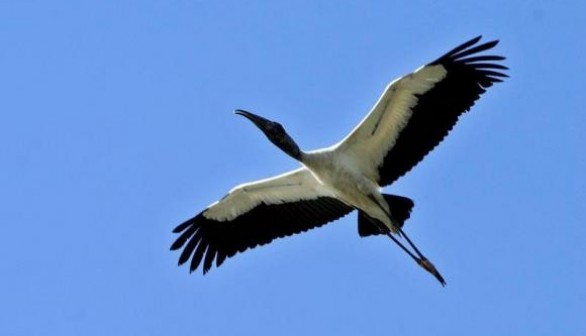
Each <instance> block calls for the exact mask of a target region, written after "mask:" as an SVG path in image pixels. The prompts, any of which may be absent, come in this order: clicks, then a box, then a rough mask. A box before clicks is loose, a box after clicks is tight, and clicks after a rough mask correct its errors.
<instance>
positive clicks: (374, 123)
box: [171, 36, 508, 285]
mask: <svg viewBox="0 0 586 336" xmlns="http://www.w3.org/2000/svg"><path fill="white" fill-rule="evenodd" d="M480 38H481V36H478V37H476V38H474V39H472V40H470V41H468V42H466V43H463V44H462V45H460V46H458V47H456V48H455V49H453V50H451V51H449V52H448V53H446V54H445V55H443V56H441V57H439V58H438V59H436V60H435V61H433V62H431V63H429V64H426V65H424V66H422V67H420V68H418V69H417V70H415V71H414V72H412V73H410V74H408V75H406V76H403V77H400V78H398V79H396V80H394V81H392V82H391V83H390V84H389V85H388V86H387V87H386V88H385V90H384V92H383V93H382V95H381V97H380V98H379V99H378V101H377V102H376V103H375V104H374V106H373V107H372V109H371V110H370V112H369V113H368V114H367V115H366V116H365V117H364V119H363V120H362V121H361V122H360V123H359V124H358V125H357V126H356V127H355V128H354V129H353V130H352V131H351V132H350V134H348V135H347V136H346V137H345V138H344V139H342V140H341V141H340V142H338V143H337V144H334V145H333V146H331V147H327V148H322V149H318V150H314V151H303V150H301V149H300V148H299V146H298V145H297V144H296V143H295V141H293V139H292V138H291V137H290V136H289V134H287V132H286V131H285V129H284V128H283V126H282V125H281V124H279V123H278V122H275V121H271V120H268V119H265V118H263V117H261V116H258V115H256V114H253V113H251V112H248V111H244V110H236V111H235V113H236V114H238V115H241V116H243V117H245V118H247V119H249V120H250V121H251V122H252V123H254V125H256V126H257V127H258V128H259V129H260V130H261V131H262V132H263V133H264V134H265V136H266V137H267V138H268V139H269V140H270V141H271V142H272V143H273V144H274V145H275V146H277V147H278V148H280V149H281V150H282V151H283V152H285V153H286V154H287V155H289V156H290V157H292V158H294V159H295V160H297V161H299V162H300V163H301V167H299V168H298V169H295V170H293V171H289V172H286V173H284V174H281V175H278V176H275V177H271V178H267V179H263V180H259V181H254V182H249V183H244V184H241V185H238V186H236V187H235V188H233V189H232V190H231V191H230V192H229V193H228V194H227V195H226V196H224V197H223V198H222V199H220V200H219V201H217V202H215V203H213V204H211V205H210V206H208V207H207V208H206V209H205V210H203V211H202V212H200V213H199V214H198V215H196V216H195V217H193V218H191V219H188V220H187V221H185V222H184V223H182V224H180V225H179V226H177V227H176V228H175V229H174V230H173V232H174V233H177V234H179V236H178V238H177V239H176V240H175V242H174V243H173V244H172V246H171V250H179V249H183V250H182V251H181V254H180V256H179V265H182V264H184V263H186V262H188V261H189V260H191V261H190V266H189V269H190V272H191V271H194V270H196V269H197V268H198V267H199V266H200V265H203V267H202V268H203V273H204V274H205V273H206V272H208V271H209V270H210V268H211V267H212V266H213V264H214V263H215V265H216V267H219V266H220V265H222V264H223V263H224V261H225V260H226V258H229V257H233V256H234V255H236V254H237V253H240V252H244V251H245V250H247V249H251V248H254V247H256V246H260V245H265V244H268V243H270V242H271V241H273V240H274V239H276V238H281V237H286V236H290V235H293V234H298V233H301V232H305V231H307V230H309V229H313V228H316V227H319V226H322V225H324V224H326V223H328V222H331V221H334V220H336V219H338V218H341V217H343V216H345V215H346V214H348V213H350V212H352V211H354V210H356V211H357V212H358V234H359V235H360V236H361V237H367V236H372V235H380V234H383V235H387V236H388V237H390V238H391V239H392V241H393V242H395V243H396V244H397V245H398V246H399V247H400V248H401V249H402V250H404V251H405V252H406V253H407V254H408V255H409V256H410V257H411V258H412V259H413V260H414V261H415V262H416V263H417V264H419V265H420V266H421V267H422V268H423V269H425V270H426V271H428V272H429V273H431V274H432V275H433V276H434V277H435V278H436V279H437V280H438V281H439V282H440V283H441V284H442V285H445V284H446V282H445V280H444V278H443V277H442V275H441V274H440V272H439V271H438V270H437V269H436V267H435V266H434V265H433V264H432V263H431V261H430V260H429V259H427V258H426V257H425V256H424V255H423V254H422V253H421V251H420V250H419V249H418V248H417V247H416V246H415V244H414V243H413V242H412V241H411V240H410V239H409V237H408V236H407V235H406V234H405V232H404V231H403V224H404V223H405V221H406V220H407V219H408V218H409V216H410V213H411V210H412V208H413V205H414V203H413V201H412V200H411V199H409V198H407V197H403V196H397V195H391V194H385V193H382V192H381V188H382V187H384V186H387V185H390V184H392V183H393V182H395V181H396V180H397V179H398V178H400V177H401V176H403V175H405V174H406V173H407V172H408V171H410V170H411V169H412V168H413V167H414V166H415V165H417V163H419V162H420V161H421V160H422V159H423V158H424V157H425V156H426V155H427V153H429V152H430V151H431V150H432V149H433V148H434V147H436V146H437V145H438V144H439V143H440V142H441V141H442V140H443V139H444V137H445V136H446V135H447V134H448V132H449V131H450V130H451V129H452V127H453V126H454V125H455V124H456V122H457V121H458V118H459V116H460V115H462V114H463V113H464V112H467V111H468V110H469V109H470V108H471V107H472V105H473V104H474V102H475V101H476V100H477V99H478V98H479V97H480V95H481V94H483V93H484V92H485V91H486V89H487V88H488V87H490V86H492V85H493V84H494V83H498V82H501V81H502V80H503V78H505V77H508V76H507V75H506V74H505V73H504V70H507V69H508V68H507V67H505V66H503V65H502V64H500V63H499V61H502V60H504V59H505V58H504V57H502V56H496V55H486V54H483V52H485V51H487V50H489V49H491V48H493V47H494V46H496V45H497V43H498V40H496V41H490V42H486V43H482V44H479V41H480ZM403 242H406V244H403ZM202 262H203V264H202Z"/></svg>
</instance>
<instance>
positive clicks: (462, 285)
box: [0, 0, 586, 335]
mask: <svg viewBox="0 0 586 336" xmlns="http://www.w3.org/2000/svg"><path fill="white" fill-rule="evenodd" d="M584 13H586V3H585V2H583V1H567V2H564V3H563V4H562V3H556V2H552V1H491V2H471V1H451V0H449V1H440V2H438V1H433V2H432V1H409V2H402V3H399V2H392V1H385V2H383V1H370V2H367V1H335V2H334V1H316V0H312V1H294V2H293V1H290V2H276V1H273V2H268V1H262V2H261V1H256V2H247V1H216V2H210V1H205V2H204V1H171V2H170V1H167V2H164V1H144V0H143V1H116V2H114V1H110V2H105V1H75V2H74V1H2V2H0V93H1V94H0V97H1V99H0V143H1V145H0V160H1V167H2V170H1V172H2V173H1V174H0V218H1V219H2V234H0V255H1V256H2V257H1V264H2V272H1V274H2V276H1V277H0V284H1V286H0V309H1V312H2V313H1V314H0V334H2V335H108V334H110V335H138V334H142V335H167V334H174V335H182V334H185V335H194V334H197V335H275V334H277V333H278V334H279V335H300V334H337V335H359V334H360V335H390V334H397V335H402V334H403V335H404V334H408V335H429V334H433V335H470V334H471V333H472V334H474V335H495V334H502V335H515V334H516V335H584V334H585V333H586V323H585V322H584V318H583V314H584V312H585V311H586V285H585V283H586V282H585V281H584V280H585V279H586V270H585V268H584V256H586V247H585V246H586V228H585V223H586V175H585V173H584V172H586V151H584V147H585V145H586V135H585V131H586V129H585V127H586V114H585V111H584V93H583V92H584V74H585V73H586V61H585V60H584V55H585V54H586V50H585V44H584V43H583V40H584V34H585V33H586V23H585V21H584ZM479 34H482V35H484V36H485V39H494V38H498V39H500V40H501V43H500V44H499V46H498V47H497V49H496V50H497V52H498V53H499V54H502V55H505V56H507V57H508V60H507V61H506V64H507V65H508V66H509V67H510V68H511V70H510V75H511V78H510V80H507V81H506V82H505V83H504V84H501V85H497V86H495V87H494V88H492V89H491V90H490V91H489V92H488V93H487V94H486V95H484V96H483V98H482V99H481V100H480V101H479V103H478V104H477V105H476V106H475V108H474V109H473V110H472V112H471V113H469V114H467V115H465V116H464V117H463V118H462V119H461V121H460V123H459V124H458V125H457V127H456V128H455V129H454V131H453V132H452V133H451V134H450V136H449V137H448V138H447V139H446V141H444V143H442V145H441V146H439V147H438V148H437V149H436V150H435V151H434V152H433V153H432V154H431V155H429V156H428V157H427V158H426V160H425V161H424V162H423V163H421V164H420V165H419V166H418V167H417V168H416V169H415V170H413V171H412V172H411V173H410V174H409V175H407V176H406V177H404V178H403V179H401V180H400V181H398V182H397V183H396V184H395V185H393V186H391V187H389V188H386V189H385V190H386V191H387V192H390V193H395V194H399V195H406V196H409V197H411V198H412V199H414V200H415V203H416V205H415V209H414V212H413V214H412V216H411V219H410V220H409V221H408V223H407V224H406V230H407V231H408V232H409V233H410V236H411V238H413V239H414V240H415V241H416V242H417V244H418V245H419V247H421V248H422V250H423V251H425V253H426V254H427V255H428V256H429V257H430V259H432V260H433V261H434V262H435V264H436V266H438V268H439V269H440V270H441V271H442V273H443V275H444V276H445V278H446V280H447V282H448V286H447V287H445V288H442V287H441V286H439V285H438V283H437V282H436V281H435V280H434V279H433V278H432V277H431V276H429V275H428V274H427V273H425V272H424V271H422V270H421V269H420V268H419V267H417V266H416V265H415V264H414V263H413V262H412V261H411V260H410V259H408V257H407V256H406V255H404V253H402V252H401V251H400V250H399V249H398V248H397V247H396V246H394V245H393V244H392V243H391V242H390V241H389V240H388V239H385V238H370V239H360V238H359V237H358V235H357V233H356V218H355V214H352V215H349V216H347V217H345V218H344V219H342V220H339V221H337V222H335V223H332V224H330V225H328V226H326V227H324V228H321V229H318V230H314V231H311V232H310V233H306V234H304V235H300V236H296V237H293V238H288V239H284V240H278V241H275V242H274V243H273V244H271V245H270V246H266V247H263V248H259V249H255V250H253V251H250V252H247V253H245V254H242V255H239V256H237V257H235V258H233V259H230V260H228V261H226V263H225V264H224V265H223V266H222V267H221V268H220V269H213V270H212V271H211V272H210V273H209V274H208V275H206V276H205V277H203V276H202V275H201V274H200V273H199V272H198V273H195V274H192V275H189V274H188V271H187V269H185V268H178V267H177V266H176V262H177V257H178V253H173V252H170V251H169V250H168V249H169V245H170V244H171V242H172V241H173V239H174V236H173V234H172V233H171V230H172V228H173V227H175V226H176V225H177V224H178V223H180V222H182V221H183V220H185V219H187V218H189V217H190V216H192V215H194V214H195V213H197V212H199V211H200V210H201V209H202V208H204V207H205V206H207V205H208V204H210V203H212V202H213V201H215V200H216V199H218V198H219V197H221V196H223V195H224V194H225V193H226V192H227V191H228V190H229V189H230V188H232V187H233V186H234V185H236V184H238V183H241V182H245V181H250V180H255V179H259V178H264V177H267V176H271V175H274V174H278V173H281V172H283V171H286V170H289V169H292V168H295V167H296V166H297V163H296V162H294V161H293V160H291V159H290V158H288V157H287V156H285V155H284V154H282V153H281V152H280V151H279V150H278V149H276V148H274V146H272V145H271V144H270V143H269V142H268V141H267V140H266V139H265V138H264V136H263V135H262V134H261V133H260V132H259V131H258V130H257V129H256V128H255V127H254V126H253V125H252V124H250V123H249V122H248V121H246V120H245V119H243V118H241V117H237V116H234V115H233V113H232V111H233V110H234V109H236V108H243V109H248V110H250V111H253V112H256V113H258V114H261V115H263V116H266V117H269V118H272V119H276V120H279V121H280V122H282V123H283V124H284V125H285V127H286V128H287V130H288V131H289V132H290V134H291V135H292V136H293V137H294V138H295V139H296V140H297V142H298V143H299V144H300V145H301V147H302V148H304V149H313V148H319V147H322V146H327V145H330V144H332V143H334V142H336V141H338V140H339V139H340V138H342V137H343V136H344V135H345V134H346V133H347V132H349V131H350V130H351V129H352V127H353V126H354V125H355V124H356V123H357V122H358V121H359V120H360V119H361V118H362V117H363V116H364V114H365V113H366V112H367V111H368V109H369V108H370V106H371V105H372V104H373V103H374V102H375V101H376V99H377V98H378V95H379V94H380V93H381V91H382V89H383V88H384V86H385V85H386V84H387V83H388V82H389V81H390V80H392V79H394V78H396V77H398V76H400V75H403V74H405V73H408V72H410V71H412V70H414V69H415V68H417V67H419V66H420V65H422V64H424V63H426V62H429V61H431V60H433V59H435V58H436V57H437V56H439V55H441V54H442V53H443V52H445V51H447V50H449V49H451V48H453V47H454V46H456V45H458V44H459V43H461V42H464V41H466V40H467V39H469V38H472V37H474V36H476V35H479Z"/></svg>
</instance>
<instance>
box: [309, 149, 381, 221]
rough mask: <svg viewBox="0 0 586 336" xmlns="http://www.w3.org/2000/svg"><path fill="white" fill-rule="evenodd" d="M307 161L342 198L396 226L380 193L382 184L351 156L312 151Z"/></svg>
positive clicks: (321, 179)
mask: <svg viewBox="0 0 586 336" xmlns="http://www.w3.org/2000/svg"><path fill="white" fill-rule="evenodd" d="M303 164H304V165H305V166H306V167H307V168H309V170H310V171H311V172H312V173H313V174H314V176H315V177H316V178H317V179H318V180H319V181H320V182H321V183H323V184H324V185H325V186H327V187H328V188H330V189H331V190H332V191H333V192H334V193H335V194H336V195H337V197H338V198H339V199H340V200H342V201H344V202H345V203H347V204H349V205H351V206H352V207H354V208H356V209H360V210H362V211H364V212H366V213H367V214H368V215H369V216H370V217H372V218H375V219H378V220H379V221H381V222H382V223H384V224H385V225H386V226H387V227H389V229H391V228H392V224H391V222H390V219H389V218H388V216H387V215H386V214H385V211H386V212H389V208H388V205H387V203H386V202H385V201H384V199H383V197H382V195H381V193H380V187H379V186H378V184H377V183H376V182H374V181H372V180H370V179H369V178H367V177H366V176H365V175H364V174H362V173H361V172H360V171H359V169H358V168H357V167H358V165H355V164H354V163H353V162H351V161H350V159H349V158H347V157H344V156H340V155H333V153H331V152H318V153H310V154H308V155H307V157H304V160H303ZM375 200H376V201H375ZM381 206H382V207H384V211H383V210H382V209H381Z"/></svg>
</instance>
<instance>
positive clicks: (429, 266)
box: [417, 258, 446, 286]
mask: <svg viewBox="0 0 586 336" xmlns="http://www.w3.org/2000/svg"><path fill="white" fill-rule="evenodd" d="M417 264H419V266H421V267H422V268H423V269H424V270H426V271H428V272H429V273H431V274H432V275H433V276H434V277H435V278H436V279H437V281H439V282H440V283H441V284H442V286H445V285H446V281H445V280H444V278H443V277H442V275H441V274H440V272H438V270H437V269H436V268H435V266H433V264H432V263H431V261H429V260H428V259H427V258H421V259H419V260H417Z"/></svg>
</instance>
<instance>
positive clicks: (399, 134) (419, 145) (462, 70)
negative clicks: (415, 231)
mask: <svg viewBox="0 0 586 336" xmlns="http://www.w3.org/2000/svg"><path fill="white" fill-rule="evenodd" d="M479 40H480V36H479V37H477V38H474V39H472V40H470V41H468V42H466V43H464V44H462V45H460V46H459V47H457V48H455V49H453V50H451V51H450V52H448V53H446V54H445V55H443V56H441V57H440V58H438V59H437V60H435V61H433V62H431V63H429V64H427V65H425V66H422V67H420V68H419V69H417V70H416V71H415V72H413V73H411V74H409V75H406V76H403V77H401V78H399V79H397V80H395V81H393V82H391V83H390V84H389V85H388V86H387V87H386V89H385V91H384V92H383V94H382V96H381V97H380V98H379V100H378V101H377V102H376V104H375V105H374V107H373V108H372V110H371V111H370V112H369V113H368V115H367V116H366V117H365V118H364V120H362V122H361V123H360V124H359V125H358V126H356V128H355V129H354V130H353V131H352V132H351V133H350V134H349V135H348V136H347V137H346V138H344V139H343V140H342V141H341V142H340V143H338V144H337V145H336V146H335V147H334V148H335V150H337V151H340V152H342V153H344V154H346V155H348V156H350V157H351V158H353V159H354V161H355V162H357V164H358V165H361V167H360V168H361V169H362V171H363V173H364V174H366V175H367V176H369V177H371V178H372V179H373V180H375V181H377V182H378V183H379V185H381V186H384V185H388V184H391V183H392V182H394V181H395V180H397V179H398V178H399V177H401V176H402V175H404V174H405V173H407V172H408V171H409V170H410V169H411V168H413V167H414V166H415V165H416V164H417V163H418V162H419V161H421V160H422V159H423V157H424V156H425V155H427V153H429V152H430V151H431V150H432V149H433V148H434V147H435V146H436V145H438V144H439V143H440V142H441V141H442V140H443V138H444V137H445V136H446V135H447V134H448V132H449V131H450V130H451V129H452V127H453V126H454V125H455V124H456V122H457V120H458V117H459V116H460V115H461V114H462V113H464V112H466V111H468V110H469V109H470V108H471V107H472V105H473V104H474V102H475V101H476V100H477V99H478V98H479V97H480V95H481V94H482V93H484V92H485V90H486V88H488V87H490V86H491V85H492V84H494V83H496V82H501V81H502V79H501V78H503V77H508V76H507V75H506V74H504V73H503V72H501V71H500V70H506V69H507V67H505V66H503V65H500V64H498V63H496V62H497V61H501V60H504V59H505V58H504V57H502V56H494V55H478V54H479V53H481V52H483V51H486V50H488V49H491V48H492V47H494V46H495V45H496V44H497V43H498V41H491V42H487V43H483V44H480V45H478V44H477V43H478V41H479Z"/></svg>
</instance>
